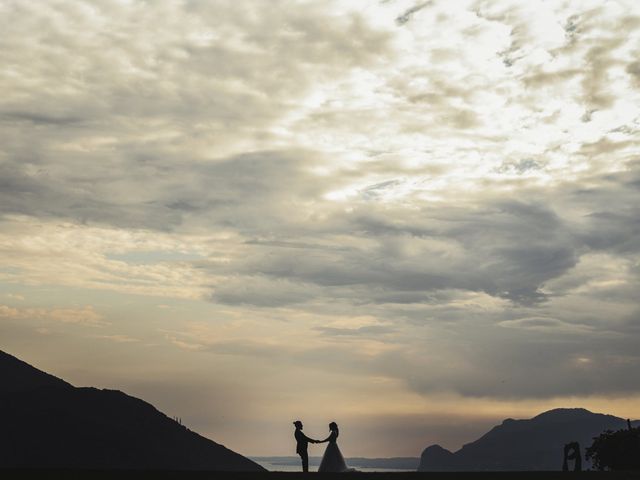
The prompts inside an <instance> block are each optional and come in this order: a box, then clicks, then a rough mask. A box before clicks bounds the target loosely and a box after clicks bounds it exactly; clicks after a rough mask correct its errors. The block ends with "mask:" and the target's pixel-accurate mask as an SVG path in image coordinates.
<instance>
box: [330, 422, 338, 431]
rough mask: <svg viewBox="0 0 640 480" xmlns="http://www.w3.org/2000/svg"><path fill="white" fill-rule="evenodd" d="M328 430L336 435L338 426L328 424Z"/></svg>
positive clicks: (333, 423)
mask: <svg viewBox="0 0 640 480" xmlns="http://www.w3.org/2000/svg"><path fill="white" fill-rule="evenodd" d="M329 430H331V431H332V432H336V433H338V424H337V423H336V422H331V423H330V424H329Z"/></svg>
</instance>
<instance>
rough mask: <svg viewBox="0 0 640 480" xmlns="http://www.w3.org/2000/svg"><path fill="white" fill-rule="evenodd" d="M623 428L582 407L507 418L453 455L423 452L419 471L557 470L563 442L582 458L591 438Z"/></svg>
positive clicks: (435, 448) (443, 451)
mask: <svg viewBox="0 0 640 480" xmlns="http://www.w3.org/2000/svg"><path fill="white" fill-rule="evenodd" d="M633 423H635V424H638V423H640V422H637V421H636V422H633ZM626 425H627V423H626V420H624V419H622V418H618V417H614V416H612V415H604V414H601V413H592V412H590V411H589V410H585V409H583V408H558V409H555V410H549V411H548V412H544V413H541V414H540V415H538V416H536V417H534V418H531V419H528V420H513V419H511V418H509V419H507V420H504V421H503V422H502V424H501V425H497V426H495V427H493V428H492V429H491V430H490V431H489V432H487V433H486V434H484V435H483V436H482V437H480V438H479V439H478V440H476V441H474V442H471V443H467V444H466V445H464V446H463V447H462V448H461V449H460V450H458V451H457V452H450V451H449V450H446V449H445V448H442V447H441V446H440V445H432V446H430V447H427V448H426V449H425V450H424V451H423V452H422V457H421V459H420V466H419V467H418V471H471V470H476V471H491V470H493V471H501V470H560V469H561V468H562V459H563V447H564V445H565V444H566V443H569V442H572V441H577V442H579V443H580V446H581V449H582V454H583V455H584V451H585V449H586V448H587V447H588V446H590V445H591V443H592V441H593V437H595V436H597V435H599V434H600V433H602V432H603V431H604V430H619V429H621V428H626ZM588 466H589V463H588V462H586V465H585V467H588Z"/></svg>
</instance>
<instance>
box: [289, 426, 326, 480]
mask: <svg viewBox="0 0 640 480" xmlns="http://www.w3.org/2000/svg"><path fill="white" fill-rule="evenodd" d="M293 424H294V425H295V426H296V432H295V433H294V434H293V435H294V437H296V453H297V454H298V455H300V458H301V459H302V471H303V472H308V471H309V453H308V452H307V446H308V445H309V443H320V442H319V441H318V440H314V439H313V438H309V437H307V436H306V435H305V434H304V433H302V422H301V421H300V420H296V421H295V422H293Z"/></svg>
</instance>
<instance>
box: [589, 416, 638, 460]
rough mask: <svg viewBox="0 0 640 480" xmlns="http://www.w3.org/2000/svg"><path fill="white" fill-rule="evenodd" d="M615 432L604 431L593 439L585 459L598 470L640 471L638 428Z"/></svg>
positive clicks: (629, 424) (629, 427) (628, 423)
mask: <svg viewBox="0 0 640 480" xmlns="http://www.w3.org/2000/svg"><path fill="white" fill-rule="evenodd" d="M627 425H628V427H627V429H622V430H618V431H616V432H614V431H611V430H606V431H605V432H602V433H601V434H600V435H599V436H597V437H594V439H593V444H592V445H591V446H590V447H589V448H587V451H586V454H585V457H586V458H587V459H591V460H592V461H593V466H594V467H595V468H596V469H598V470H640V427H636V428H632V427H631V422H629V421H627Z"/></svg>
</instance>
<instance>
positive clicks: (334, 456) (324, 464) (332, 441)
mask: <svg viewBox="0 0 640 480" xmlns="http://www.w3.org/2000/svg"><path fill="white" fill-rule="evenodd" d="M337 439H338V432H331V435H329V438H328V439H327V440H328V441H329V444H328V445H327V449H326V450H325V451H324V455H323V456H322V461H321V462H320V466H319V467H318V472H347V471H351V470H353V469H351V468H348V467H347V464H346V462H345V461H344V457H343V456H342V452H340V449H339V448H338V442H337V441H336V440H337Z"/></svg>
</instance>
